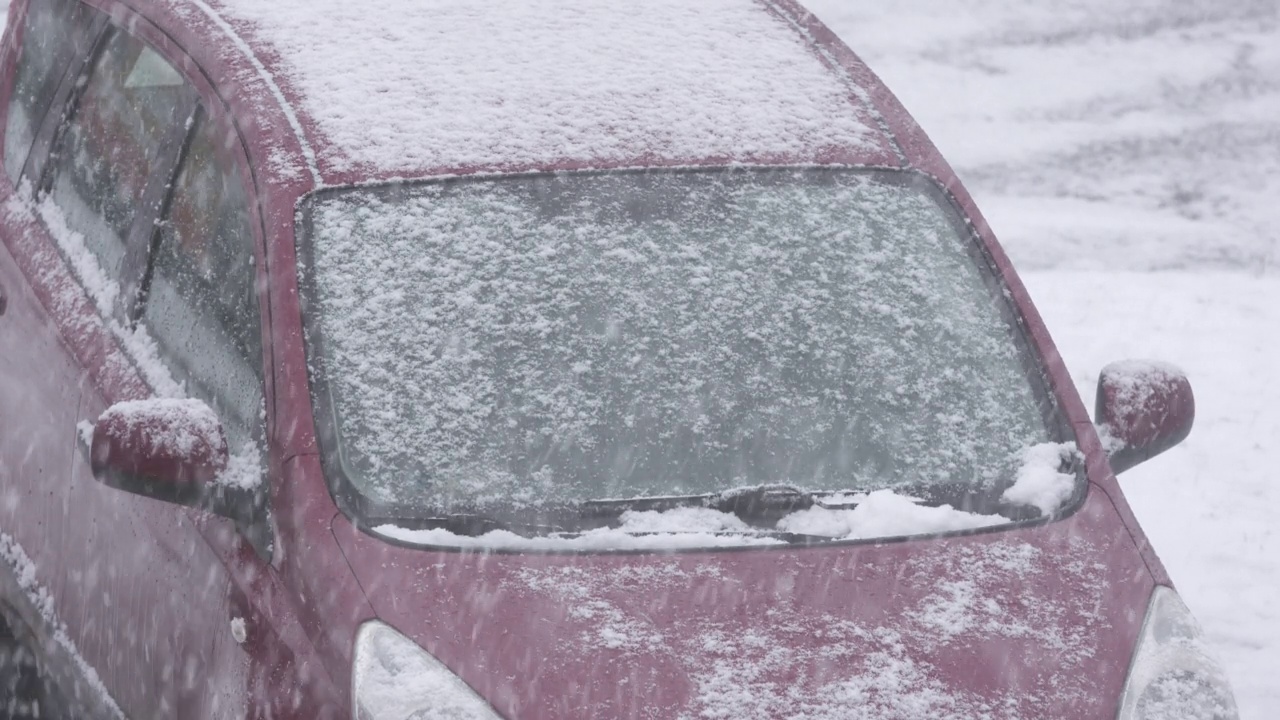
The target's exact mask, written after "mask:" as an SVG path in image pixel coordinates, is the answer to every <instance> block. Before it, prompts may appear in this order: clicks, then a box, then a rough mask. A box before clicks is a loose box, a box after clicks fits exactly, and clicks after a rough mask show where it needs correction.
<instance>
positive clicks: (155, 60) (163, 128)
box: [52, 30, 190, 281]
mask: <svg viewBox="0 0 1280 720" xmlns="http://www.w3.org/2000/svg"><path fill="white" fill-rule="evenodd" d="M109 32H110V33H111V35H110V37H109V38H108V39H107V42H106V46H105V47H104V48H103V50H102V52H101V54H100V55H99V57H98V60H97V62H96V63H95V66H94V68H93V72H92V74H91V75H90V77H89V82H88V85H87V86H86V87H85V90H84V93H83V95H82V96H81V99H80V102H79V105H78V107H77V109H76V112H75V115H74V117H73V118H72V120H71V122H70V124H69V126H68V128H67V130H66V132H65V133H64V134H63V136H62V137H61V138H60V140H59V141H58V144H57V147H56V151H55V158H54V160H53V164H54V172H55V175H54V183H53V189H52V196H53V200H54V202H55V203H56V204H57V205H58V207H59V208H60V209H61V210H62V212H63V213H64V214H65V215H66V220H67V225H68V226H69V227H70V228H71V229H72V230H76V231H78V232H80V233H81V234H83V235H84V239H85V244H86V245H87V246H88V248H89V250H90V251H92V252H93V254H94V255H96V256H97V258H98V262H99V263H100V264H101V265H102V269H103V270H104V271H105V272H106V274H107V277H108V278H110V279H112V280H116V281H119V280H120V279H121V269H122V268H121V265H122V262H123V259H124V256H125V242H126V240H127V238H128V235H129V227H130V225H131V224H132V223H133V218H134V214H135V212H137V209H138V207H139V206H140V205H141V201H142V196H143V191H144V189H145V188H146V184H147V179H148V178H149V177H150V176H151V175H152V173H153V172H155V171H156V170H157V169H158V168H159V167H160V165H161V164H162V162H163V161H162V158H161V157H160V156H161V154H162V153H161V147H162V146H163V144H164V140H165V137H166V135H167V134H168V133H169V131H170V129H171V128H173V127H174V124H175V123H177V122H181V121H184V120H185V118H181V119H180V118H178V117H177V116H178V115H179V114H180V113H181V107H182V105H183V102H182V101H183V98H184V97H186V96H187V94H188V93H189V92H190V89H189V87H188V86H186V84H185V81H184V80H183V78H182V75H181V74H179V73H178V71H177V70H175V69H174V68H173V66H172V65H170V64H169V63H167V62H166V61H165V60H164V59H163V58H161V57H160V56H159V55H158V54H157V53H156V52H155V51H154V50H152V49H150V48H148V47H147V46H146V45H144V44H143V43H142V42H140V41H139V40H137V39H135V38H132V37H130V36H129V35H128V34H127V33H124V32H121V31H119V30H111V31H109Z"/></svg>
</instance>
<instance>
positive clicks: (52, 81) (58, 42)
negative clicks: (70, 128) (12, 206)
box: [4, 0, 88, 183]
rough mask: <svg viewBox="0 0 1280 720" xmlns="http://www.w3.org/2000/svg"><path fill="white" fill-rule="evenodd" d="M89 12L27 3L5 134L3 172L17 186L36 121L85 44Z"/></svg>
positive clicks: (49, 0)
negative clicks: (20, 49) (20, 51)
mask: <svg viewBox="0 0 1280 720" xmlns="http://www.w3.org/2000/svg"><path fill="white" fill-rule="evenodd" d="M87 23H88V10H87V9H86V8H85V6H83V5H81V4H80V3H78V2H76V1H75V0H42V1H41V2H32V3H28V5H27V14H26V19H25V21H24V22H23V28H22V53H21V55H20V56H19V58H18V73H17V79H16V81H15V82H14V86H13V94H12V95H11V96H10V97H9V117H8V120H7V123H6V127H5V136H4V168H5V172H7V173H8V174H9V179H10V180H12V181H14V182H15V183H16V182H17V181H18V178H19V176H20V175H21V174H22V166H23V164H24V163H25V162H26V161H27V154H28V153H29V152H30V151H31V144H32V143H33V142H34V140H35V136H36V133H37V132H38V130H39V127H40V122H41V120H42V119H43V118H44V115H45V113H46V112H47V111H48V110H49V106H50V105H51V104H52V102H53V98H54V95H55V94H56V93H57V90H58V85H59V83H61V82H62V79H63V77H64V76H65V75H66V74H67V73H68V72H69V70H68V65H69V64H70V62H71V60H72V58H74V57H77V56H78V55H79V54H80V53H81V51H82V50H83V49H84V48H83V45H85V44H87V43H88V38H87V34H86V33H85V32H84V30H85V28H86V26H87Z"/></svg>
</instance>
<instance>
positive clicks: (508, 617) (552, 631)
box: [334, 489, 1153, 720]
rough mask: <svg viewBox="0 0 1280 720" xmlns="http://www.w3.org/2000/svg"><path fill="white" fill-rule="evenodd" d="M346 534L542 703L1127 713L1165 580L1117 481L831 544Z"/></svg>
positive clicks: (559, 707)
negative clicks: (689, 545) (494, 544)
mask: <svg viewBox="0 0 1280 720" xmlns="http://www.w3.org/2000/svg"><path fill="white" fill-rule="evenodd" d="M334 531H335V534H336V536H337V538H338V541H339V543H340V544H341V546H342V548H343V552H344V553H345V554H346V556H347V559H348V561H349V562H350V565H351V567H352V569H353V571H354V572H355V575H356V577H357V579H358V580H359V582H360V585H361V587H363V588H364V590H365V593H366V594H367V596H368V598H369V601H370V603H371V604H372V606H373V608H374V611H375V612H376V613H377V615H378V617H379V618H380V619H381V620H383V621H384V622H386V623H388V624H390V625H392V626H393V627H395V628H396V629H398V630H400V631H401V632H402V633H404V634H405V635H407V636H409V637H410V638H412V639H413V640H415V641H416V642H417V643H418V644H420V645H421V646H422V647H423V648H425V649H426V650H427V651H429V652H430V653H431V654H432V655H434V656H435V657H436V658H438V659H439V660H440V661H442V662H443V663H445V664H446V665H447V666H448V667H449V668H451V669H452V670H453V671H454V672H455V673H457V674H458V675H459V676H460V677H462V679H463V680H465V681H466V682H467V683H468V684H469V685H471V687H473V688H474V689H475V690H476V691H477V692H479V693H480V694H481V695H482V696H484V697H485V698H486V699H488V700H489V701H490V702H491V703H492V704H493V706H494V707H495V708H496V709H497V710H498V711H499V712H500V713H502V714H503V715H504V716H506V717H519V718H522V720H529V719H531V718H534V719H536V718H547V719H550V718H558V719H561V720H565V719H569V718H599V717H610V718H683V717H705V718H760V719H762V720H767V719H772V718H804V719H806V720H827V719H832V720H834V719H835V718H864V717H865V718H926V717H927V718H933V719H935V720H946V719H952V718H954V719H955V720H960V719H961V718H963V719H964V720H971V719H972V718H984V717H990V718H1097V717H1109V716H1111V715H1112V714H1114V713H1115V709H1116V706H1117V704H1118V700H1119V697H1120V694H1121V691H1122V688H1123V684H1124V679H1125V675H1126V673H1127V668H1128V663H1129V660H1130V656H1131V654H1132V650H1133V646H1134V643H1135V642H1136V638H1137V636H1138V632H1139V629H1140V627H1141V623H1142V619H1143V612H1144V609H1145V607H1146V604H1147V600H1148V597H1149V595H1150V592H1151V590H1152V586H1153V582H1152V579H1151V574H1150V573H1149V572H1148V570H1147V568H1146V566H1145V565H1144V564H1143V560H1142V558H1141V557H1140V555H1139V553H1138V552H1137V548H1136V547H1135V545H1134V542H1133V540H1132V538H1131V537H1130V536H1129V534H1128V532H1127V531H1126V529H1125V527H1124V525H1123V524H1122V523H1121V521H1120V518H1119V517H1118V515H1117V514H1116V512H1115V509H1114V507H1113V506H1112V505H1111V503H1110V501H1109V500H1108V499H1107V498H1106V496H1105V495H1104V494H1103V493H1101V492H1098V491H1096V489H1094V491H1093V492H1091V493H1089V496H1088V499H1087V500H1086V502H1085V503H1084V505H1083V506H1082V507H1081V508H1080V509H1079V510H1078V511H1077V512H1076V513H1074V514H1073V515H1072V516H1070V517H1068V518H1066V519H1063V520H1060V521H1057V522H1054V523H1049V524H1042V525H1037V526H1032V527H1021V528H1009V529H1006V530H1003V531H1000V530H995V531H989V532H984V533H980V534H972V535H965V536H952V537H947V538H931V539H915V540H905V541H902V540H900V541H893V542H880V543H863V544H844V545H827V546H817V547H784V548H780V549H743V550H736V551H726V550H719V551H697V552H681V553H630V554H621V553H615V554H602V553H595V554H501V553H476V552H458V551H450V550H440V549H422V548H411V547H401V546H396V545H392V544H389V543H387V542H386V541H384V540H381V539H378V538H375V537H373V536H370V535H367V534H364V533H362V532H361V531H359V530H357V529H355V528H354V527H352V526H351V525H350V523H348V522H347V521H346V519H345V518H342V517H340V518H339V519H338V520H337V521H335V526H334Z"/></svg>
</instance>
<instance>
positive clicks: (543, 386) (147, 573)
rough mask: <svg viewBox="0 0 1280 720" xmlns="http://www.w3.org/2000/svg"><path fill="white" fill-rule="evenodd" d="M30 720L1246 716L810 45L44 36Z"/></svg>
mask: <svg viewBox="0 0 1280 720" xmlns="http://www.w3.org/2000/svg"><path fill="white" fill-rule="evenodd" d="M0 79H3V82H0V108H3V110H2V111H0V112H4V113H5V117H4V119H3V123H0V127H3V132H4V143H3V153H4V157H3V162H4V169H5V173H4V179H3V180H0V204H2V206H3V212H0V239H2V240H3V243H2V245H0V488H2V490H3V494H2V496H0V555H3V558H4V561H5V562H3V563H0V597H2V599H3V602H0V615H2V616H3V621H4V624H3V628H2V632H0V699H3V702H0V717H57V716H64V717H77V718H79V717H95V718H96V717H122V716H123V717H131V718H150V717H156V718H161V717H163V718H169V717H174V718H184V719H185V718H193V719H195V718H199V719H203V718H231V717H235V718H239V717H254V718H299V719H302V718H306V719H308V720H310V719H312V718H346V717H352V718H356V719H357V720H410V719H411V718H416V719H418V720H425V719H429V718H476V719H485V718H489V719H492V718H520V719H522V720H535V719H539V718H544V719H556V720H568V719H572V718H750V719H755V718H759V719H762V720H772V719H781V718H795V719H800V718H804V719H807V720H834V719H835V718H885V719H895V718H897V719H909V718H910V719H916V718H931V719H954V720H971V719H973V718H1035V719H1037V720H1043V719H1046V718H1064V719H1068V718H1070V719H1080V720H1084V719H1086V718H1088V719H1095V718H1117V717H1118V718H1120V720H1162V719H1166V718H1179V719H1185V718H1206V719H1207V718H1213V719H1223V720H1225V719H1229V718H1235V717H1236V711H1235V705H1234V701H1233V699H1232V696H1231V691H1230V689H1229V687H1228V686H1227V683H1226V681H1225V679H1224V676H1223V674H1222V672H1221V670H1220V669H1219V667H1218V665H1217V664H1216V663H1215V662H1214V660H1213V659H1211V658H1210V657H1209V656H1208V655H1207V653H1206V652H1205V649H1204V647H1203V644H1202V642H1201V640H1200V637H1199V630H1198V629H1197V626H1196V624H1195V621H1194V620H1193V619H1192V618H1191V616H1190V614H1189V613H1188V611H1187V609H1186V607H1185V606H1184V605H1183V604H1182V602H1181V601H1180V600H1179V599H1178V596H1177V594H1176V593H1175V591H1174V590H1173V589H1172V585H1171V582H1170V580H1169V578H1168V576H1167V574H1166V572H1165V570H1164V568H1163V567H1162V566H1161V564H1160V561H1159V560H1158V559H1157V557H1156V555H1155V553H1154V552H1153V551H1152V549H1151V548H1150V547H1149V545H1148V544H1147V542H1146V540H1145V538H1144V536H1143V533H1142V530H1141V529H1140V528H1139V526H1138V524H1137V522H1136V521H1135V519H1134V517H1133V515H1132V513H1131V512H1130V511H1129V508H1128V506H1127V505H1126V503H1125V500H1124V496H1123V493H1122V492H1121V490H1120V488H1119V486H1118V485H1117V483H1116V479H1115V473H1117V472H1120V471H1123V470H1125V469H1126V468H1129V467H1131V466H1133V465H1135V464H1137V463H1139V462H1141V461H1143V460H1145V459H1147V458H1149V457H1151V456H1152V455H1155V454H1157V453H1159V452H1161V451H1163V450H1165V449H1167V448H1169V447H1171V446H1173V445H1174V444H1176V443H1177V442H1179V441H1181V440H1182V439H1183V438H1184V437H1186V435H1187V433H1188V432H1189V431H1190V428H1191V424H1192V419H1193V416H1194V400H1193V397H1192V393H1191V389H1190V385H1189V384H1188V382H1187V379H1186V377H1185V376H1184V375H1183V374H1182V373H1181V372H1180V371H1179V370H1178V369H1177V368H1173V367H1171V366H1167V365H1162V364H1159V363H1153V362H1139V361H1130V362H1123V363H1117V364H1115V365H1112V366H1110V367H1108V368H1107V369H1106V370H1104V372H1103V373H1102V378H1101V381H1100V383H1099V387H1098V397H1097V409H1096V412H1095V418H1096V420H1097V422H1098V425H1097V426H1095V425H1094V423H1093V422H1092V421H1091V420H1090V418H1089V416H1088V414H1087V413H1086V412H1085V409H1084V406H1083V405H1082V403H1081V400H1080V398H1079V397H1078V395H1077V393H1076V391H1075V390H1074V388H1073V385H1072V382H1071V379H1070V377H1069V376H1068V374H1067V372H1066V370H1065V369H1064V367H1063V364H1062V361H1061V359H1060V358H1059V356H1058V353H1057V352H1056V351H1055V349H1054V346H1053V343H1052V341H1051V340H1050V338H1049V335H1048V333H1047V332H1046V330H1045V327H1044V325H1043V323H1042V322H1041V320H1040V317H1039V316H1038V315H1037V313H1036V311H1035V309H1034V307H1033V305H1032V303H1031V301H1030V299H1029V298H1028V296H1027V293H1026V291H1025V289H1024V288H1023V286H1022V284H1021V283H1020V281H1019V280H1018V277H1017V275H1016V274H1015V273H1014V271H1013V268H1012V267H1011V266H1010V264H1009V261H1008V259H1007V257H1006V256H1005V254H1004V253H1003V251H1002V250H1001V249H1000V246H999V245H998V244H997V242H996V240H995V238H994V237H993V235H992V232H991V229H990V228H989V227H988V225H987V223H986V222H985V221H984V220H983V218H982V216H981V214H980V213H979V212H978V210H977V208H976V207H974V204H973V201H972V199H971V198H970V196H969V195H968V194H967V193H966V192H965V190H964V188H963V186H962V185H961V184H960V182H959V181H958V180H957V178H956V177H955V174H954V173H953V172H952V170H951V169H950V167H949V166H948V165H947V163H946V162H945V161H944V160H943V159H942V158H941V157H940V156H939V154H938V152H937V150H936V149H935V148H934V147H933V145H932V144H931V143H930V142H929V140H928V138H927V137H926V136H925V134H924V133H923V132H922V131H921V129H920V128H919V127H918V126H917V125H916V124H915V123H914V121H913V120H912V119H911V117H910V116H909V115H908V114H907V113H906V111H905V110H904V109H903V108H902V107H901V106H900V105H899V103H898V102H897V100H896V99H895V98H894V97H893V95H892V94H890V93H889V91H888V90H887V89H886V88H885V87H884V86H883V85H882V84H881V83H880V82H879V80H878V79H877V78H876V77H875V75H874V74H873V73H872V72H871V71H870V70H869V69H868V68H867V67H866V65H864V64H863V63H862V62H861V61H860V60H859V59H858V58H857V57H856V56H855V55H854V54H853V53H852V52H851V51H850V50H849V49H848V48H846V47H845V46H844V45H843V44H842V43H841V42H840V41H839V40H838V39H837V38H835V37H834V36H833V35H832V34H831V32H829V31H828V30H827V29H826V28H825V27H824V26H823V25H822V24H821V23H820V22H819V21H818V20H817V19H815V18H814V17H813V16H812V15H810V14H809V13H807V12H806V11H805V10H804V9H803V8H801V7H800V6H799V5H797V4H795V2H793V0H697V1H696V2H691V1H690V0H647V1H646V2H643V3H631V2H619V1H618V0H364V1H362V2H347V1H344V0H270V1H267V0H128V1H127V2H125V1H119V0H13V2H12V3H11V5H10V16H9V24H8V27H7V30H6V35H5V39H4V46H3V57H2V58H0Z"/></svg>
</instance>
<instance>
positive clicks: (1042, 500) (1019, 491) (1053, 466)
mask: <svg viewBox="0 0 1280 720" xmlns="http://www.w3.org/2000/svg"><path fill="white" fill-rule="evenodd" d="M1076 452H1077V450H1076V446H1075V443H1042V444H1040V445H1035V446H1033V447H1030V448H1027V451H1026V452H1025V453H1024V454H1023V459H1022V465H1021V466H1019V467H1018V475H1017V479H1015V480H1014V483H1013V485H1012V486H1011V487H1009V489H1007V490H1005V491H1004V494H1003V495H1002V496H1001V499H1003V500H1005V501H1006V502H1011V503H1015V504H1018V505H1030V506H1032V507H1035V508H1038V509H1039V510H1040V514H1041V515H1044V516H1045V517H1048V516H1050V515H1053V514H1054V513H1055V512H1057V511H1058V510H1059V509H1061V508H1062V507H1063V505H1065V504H1066V502H1067V500H1069V499H1070V498H1071V496H1072V495H1073V494H1074V493H1075V489H1076V476H1075V474H1074V473H1072V472H1071V470H1070V467H1069V465H1068V462H1069V460H1070V458H1071V456H1072V455H1074V454H1075V453H1076Z"/></svg>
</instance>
